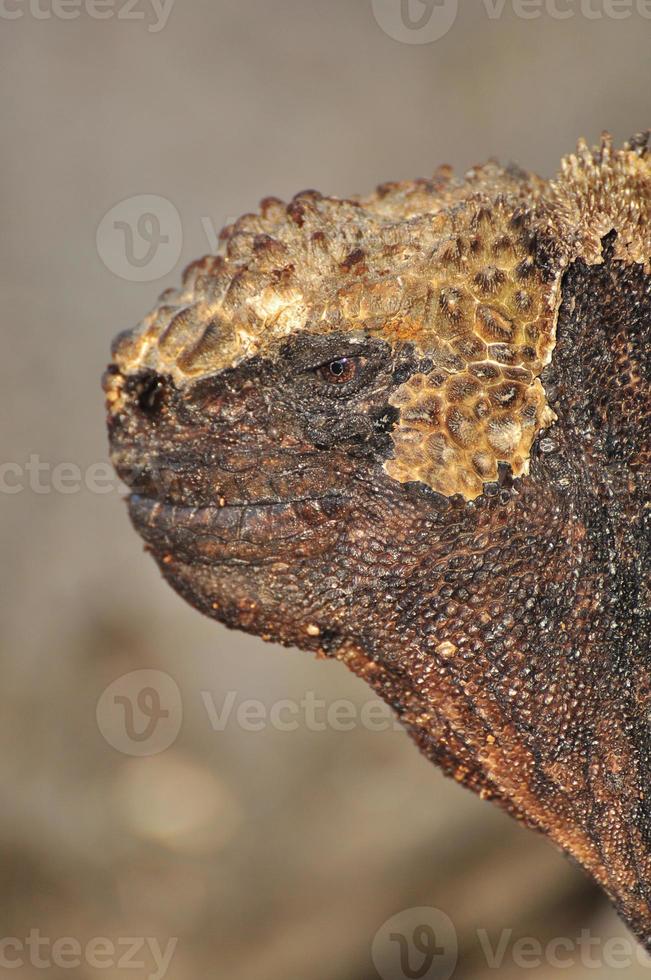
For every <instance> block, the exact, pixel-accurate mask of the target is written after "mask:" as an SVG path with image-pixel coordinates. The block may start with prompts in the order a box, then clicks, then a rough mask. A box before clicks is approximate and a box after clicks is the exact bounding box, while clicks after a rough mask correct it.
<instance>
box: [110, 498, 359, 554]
mask: <svg viewBox="0 0 651 980" xmlns="http://www.w3.org/2000/svg"><path fill="white" fill-rule="evenodd" d="M347 506H348V504H347V498H346V497H345V496H344V495H343V494H337V493H330V494H324V495H323V496H315V497H303V498H296V499H293V500H286V501H281V502H278V501H267V500H262V501H250V502H247V503H236V504H230V503H227V502H224V503H219V502H216V503H214V504H209V505H208V506H197V507H190V506H186V505H180V504H173V503H167V502H165V501H161V500H159V499H156V498H154V497H146V496H142V495H141V494H138V493H132V494H131V496H130V497H129V514H130V516H131V520H132V522H133V524H134V526H135V527H136V529H137V530H138V531H139V532H140V534H141V535H142V537H143V538H144V540H145V541H146V543H147V544H148V545H150V546H151V547H153V548H155V549H156V551H157V552H160V550H161V549H162V550H163V551H169V553H170V555H173V556H174V557H175V558H179V559H181V560H182V561H186V562H191V563H199V564H206V565H212V564H215V563H217V562H222V561H225V560H229V559H234V560H235V559H238V560H254V559H257V560H265V559H272V558H274V557H277V556H278V554H279V553H280V552H281V551H285V550H286V549H287V547H288V546H289V545H290V544H291V547H292V549H294V548H296V547H297V545H300V544H301V542H303V544H304V545H307V544H308V542H309V541H314V538H315V531H318V530H319V529H322V528H323V527H324V525H330V524H332V523H333V522H335V521H337V520H339V519H340V518H341V516H342V515H343V514H344V512H345V511H346V509H347ZM317 546H319V542H318V541H317ZM170 560H171V559H170Z"/></svg>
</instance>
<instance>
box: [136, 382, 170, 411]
mask: <svg viewBox="0 0 651 980" xmlns="http://www.w3.org/2000/svg"><path fill="white" fill-rule="evenodd" d="M164 395H165V385H164V383H163V381H162V379H161V378H159V377H158V375H157V374H155V373H154V372H151V373H150V374H147V375H145V376H143V377H141V378H140V379H139V380H138V382H137V384H136V399H137V402H138V408H139V409H140V411H141V412H143V413H144V414H145V415H147V416H149V417H151V416H154V415H158V413H159V412H160V410H161V408H162V405H163V399H164Z"/></svg>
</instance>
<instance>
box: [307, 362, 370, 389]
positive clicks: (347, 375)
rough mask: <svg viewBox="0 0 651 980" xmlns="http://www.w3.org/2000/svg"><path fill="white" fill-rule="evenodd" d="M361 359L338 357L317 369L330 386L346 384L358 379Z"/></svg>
mask: <svg viewBox="0 0 651 980" xmlns="http://www.w3.org/2000/svg"><path fill="white" fill-rule="evenodd" d="M360 361H361V358H359V357H337V358H336V359H335V360H334V361H328V363H327V364H322V365H321V367H319V368H318V369H317V372H318V375H319V377H320V378H322V379H323V380H324V381H327V382H328V383H329V384H335V385H340V384H345V383H346V382H347V381H352V380H353V378H356V377H357V375H358V373H359V369H360V366H361V365H360Z"/></svg>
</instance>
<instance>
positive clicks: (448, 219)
mask: <svg viewBox="0 0 651 980" xmlns="http://www.w3.org/2000/svg"><path fill="white" fill-rule="evenodd" d="M650 215H651V154H650V153H649V151H648V149H647V139H646V137H644V136H641V137H636V138H635V139H633V140H632V141H630V143H628V144H626V145H625V146H624V148H623V149H621V150H617V151H616V150H614V149H613V147H612V144H611V141H610V140H609V139H608V138H604V139H603V141H602V144H601V146H600V147H599V148H597V149H595V150H593V151H591V150H589V149H588V148H587V147H586V146H585V145H584V144H580V145H579V148H578V151H577V153H576V155H572V156H570V157H568V158H567V159H566V160H565V161H564V162H563V165H562V169H561V172H560V175H559V176H558V178H557V179H556V180H554V181H549V182H545V181H542V180H540V179H539V178H537V177H534V176H532V175H530V174H526V173H523V172H522V171H519V170H518V169H516V168H513V167H512V168H507V169H502V168H500V167H498V166H497V165H496V164H493V163H491V164H488V165H486V166H484V167H478V168H475V169H473V170H471V171H470V172H469V173H468V174H467V175H466V177H465V178H464V179H463V180H457V179H455V178H454V177H453V176H452V175H451V173H450V171H449V170H448V169H447V168H443V169H441V170H439V171H437V173H436V174H435V175H434V177H433V178H432V179H431V180H419V181H413V182H405V183H395V184H387V185H384V186H382V187H380V188H378V190H377V191H376V192H375V193H374V194H372V195H371V196H369V197H366V198H358V199H354V200H339V199H335V198H326V197H322V196H321V195H320V194H318V193H316V192H313V191H308V192H305V193H303V194H299V195H298V196H297V197H295V198H294V200H293V201H292V202H291V203H290V204H289V205H285V204H283V203H282V202H281V201H279V200H277V199H275V198H269V199H266V200H265V201H263V202H262V204H261V209H260V212H259V213H257V214H250V215H245V216H244V217H243V218H241V219H240V220H239V221H237V222H236V223H235V224H234V225H232V226H230V227H229V228H226V229H225V230H224V232H223V233H222V243H221V247H220V251H219V254H218V255H217V256H209V257H206V258H204V259H201V260H199V261H198V262H195V263H193V264H192V265H191V266H190V267H189V268H188V269H187V270H186V273H185V276H184V280H183V286H182V287H181V288H180V289H179V290H170V291H168V292H166V293H164V294H163V296H162V297H161V300H160V303H159V305H158V306H157V307H156V308H155V309H154V311H153V312H152V313H151V314H150V315H149V316H148V317H146V318H145V320H144V321H143V322H142V324H140V325H139V326H138V327H136V328H135V329H134V330H132V331H129V332H127V333H125V334H122V335H121V336H120V337H119V338H118V339H117V341H116V343H115V346H114V357H113V363H112V364H111V366H110V367H109V370H108V372H107V374H106V376H105V390H106V394H107V404H108V419H109V431H110V439H111V450H112V457H113V460H114V462H115V465H116V468H117V470H118V472H119V474H120V475H121V476H122V477H123V478H124V479H125V481H126V482H127V483H128V485H129V487H130V489H131V491H132V494H131V496H130V498H129V507H130V513H131V517H132V520H133V522H134V524H135V526H136V528H137V529H138V530H139V532H140V533H141V534H142V536H143V537H144V539H145V541H146V542H147V545H148V546H149V548H150V550H151V551H152V553H153V555H154V557H155V559H156V561H157V562H158V564H159V566H160V567H161V570H162V571H163V574H164V575H165V577H166V578H167V579H168V580H169V581H170V583H171V584H172V585H173V587H174V588H175V589H177V591H179V592H180V593H181V595H183V596H184V597H185V598H186V599H188V600H189V601H190V602H191V603H192V604H193V605H195V606H196V607H198V608H199V609H201V610H202V611H203V612H205V613H207V614H208V615H210V616H213V617H214V618H216V619H219V620H221V621H223V622H225V623H227V624H228V625H229V626H236V627H238V628H241V629H245V630H248V631H250V632H254V633H257V634H259V635H261V636H263V637H264V638H266V639H273V640H277V641H280V642H283V643H286V644H295V645H298V646H301V647H305V648H308V649H313V650H316V651H320V652H321V653H325V654H334V655H336V656H338V657H339V658H340V659H343V660H346V661H347V662H348V663H349V665H350V666H351V667H352V668H353V669H354V670H356V671H357V672H358V673H360V674H362V675H363V676H365V677H366V678H367V679H368V680H369V681H370V683H371V684H372V685H373V686H374V687H375V689H376V690H378V691H379V693H380V694H381V695H382V696H383V697H385V698H386V699H387V700H388V701H389V702H390V703H392V704H393V706H394V707H395V708H396V710H397V711H398V712H399V714H400V716H401V718H402V720H403V721H404V723H405V725H406V726H407V727H408V729H409V730H410V732H411V734H412V735H413V736H414V737H415V738H416V740H417V741H418V742H419V744H420V745H421V747H422V748H423V750H424V751H425V752H426V753H427V754H428V755H430V757H432V758H433V759H434V760H435V761H437V762H438V763H439V764H440V765H442V766H443V768H444V769H445V770H446V771H447V772H448V773H450V774H452V775H454V776H455V777H456V778H457V779H459V780H460V781H462V782H464V783H466V784H468V785H469V786H471V787H472V788H473V789H475V790H477V791H478V792H480V793H481V794H482V795H483V796H485V797H490V798H495V799H497V800H498V801H500V802H501V803H502V804H504V805H505V806H507V807H508V808H509V809H510V810H511V811H512V812H513V813H514V814H515V815H517V816H519V817H521V818H523V819H526V820H527V821H528V822H529V823H530V824H532V825H534V826H537V827H538V828H539V829H542V830H544V831H545V832H547V833H548V834H550V836H552V837H553V838H554V839H555V840H556V841H557V843H559V844H560V845H561V846H563V847H564V848H566V849H567V850H569V851H571V852H572V853H573V854H574V855H575V856H576V857H577V858H578V860H580V861H581V862H582V863H583V864H584V865H585V866H586V867H588V868H589V869H590V870H591V872H592V873H593V875H594V876H595V877H596V878H597V879H598V880H599V881H600V882H601V883H602V884H603V885H604V886H605V887H606V889H607V890H608V891H609V893H610V894H611V896H612V897H613V899H614V900H615V901H616V903H617V904H618V907H619V908H620V910H621V911H622V912H623V914H624V915H625V917H626V918H627V920H628V921H629V922H631V923H633V925H634V927H635V928H636V929H637V931H638V934H642V933H643V932H646V930H649V931H650V932H651V913H650V912H649V909H650V908H651V906H650V899H651V858H649V859H648V868H647V865H645V870H644V874H642V872H641V871H640V863H639V860H638V859H637V858H636V859H635V860H637V862H638V863H637V866H636V865H635V861H634V860H633V857H632V854H633V852H635V851H636V849H637V851H639V850H640V848H643V849H644V850H645V852H648V843H646V842H647V841H649V840H651V810H650V811H649V812H648V813H647V809H646V803H643V802H641V800H642V799H646V798H645V797H641V796H640V794H641V793H642V792H643V790H642V788H641V787H642V786H643V785H644V784H645V778H646V779H647V780H648V775H649V772H648V769H645V766H646V764H647V762H648V761H649V759H650V757H651V755H650V754H651V741H647V734H646V732H647V727H646V726H647V717H646V713H647V711H648V701H649V698H650V697H651V686H650V685H649V683H648V681H647V679H646V677H647V673H648V670H647V668H648V645H647V646H645V644H648V626H649V620H648V599H649V593H648V591H645V590H647V589H648V588H649V579H648V574H649V567H648V555H649V542H648V530H649V527H648V516H649V509H648V507H649V504H648V501H649V489H650V483H649V462H650V455H649V454H650V452H651V449H650V443H651V439H650V435H649V419H650V414H651V410H650V405H649V347H650V346H651V327H650V322H651V287H650V285H649V284H650V282H651V279H650V278H649V273H650V271H651V269H650V265H651V221H650V220H649V219H650ZM645 656H646V657H647V660H646V661H645V659H644V657H645ZM640 726H641V727H640ZM633 730H634V731H633ZM596 744H597V745H598V746H601V748H598V749H595V745H596ZM591 766H592V767H593V769H594V771H593V769H591ZM594 767H596V768H594ZM597 777H598V778H597ZM595 780H597V781H599V780H600V781H601V782H599V791H598V792H597V791H596V789H595V785H596V784H595ZM606 810H608V814H609V815H608V816H607V818H606V817H605V816H604V813H605V811H606ZM599 814H600V815H601V816H599ZM646 835H648V836H646ZM645 860H647V859H645ZM647 871H648V873H647Z"/></svg>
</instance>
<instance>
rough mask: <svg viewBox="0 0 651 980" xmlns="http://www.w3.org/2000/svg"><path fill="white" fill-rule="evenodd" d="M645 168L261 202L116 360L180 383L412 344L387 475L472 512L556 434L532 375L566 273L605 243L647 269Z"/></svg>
mask: <svg viewBox="0 0 651 980" xmlns="http://www.w3.org/2000/svg"><path fill="white" fill-rule="evenodd" d="M649 160H650V156H649V152H648V148H647V137H645V136H638V137H635V138H634V139H633V140H631V141H630V143H628V144H626V145H625V146H624V148H623V149H622V150H619V151H614V150H613V147H612V142H611V140H610V138H608V137H604V139H603V140H602V143H601V146H600V147H599V148H597V149H595V150H593V151H590V150H588V148H587V147H586V146H585V144H584V143H580V144H579V147H578V150H577V154H576V155H572V156H570V157H568V158H567V159H566V160H564V161H563V164H562V169H561V173H560V176H559V177H558V178H557V180H555V181H552V182H549V183H546V182H544V181H542V180H540V179H539V178H537V177H535V176H533V175H529V174H525V173H523V172H522V171H520V170H517V169H516V168H508V169H501V168H500V167H498V166H497V165H496V164H494V163H489V164H487V165H486V166H484V167H478V168H474V169H473V170H471V171H469V172H468V174H466V177H465V179H464V180H463V181H460V180H457V179H455V178H454V177H453V176H452V174H451V171H450V170H449V168H441V169H440V170H438V171H437V172H436V173H435V175H434V176H433V178H432V179H431V180H417V181H408V182H402V183H392V184H385V185H382V186H381V187H379V188H378V189H377V191H376V192H375V193H374V194H372V195H370V196H369V197H366V198H356V199H351V200H339V199H336V198H327V197H323V196H322V195H320V194H319V193H317V192H316V191H306V192H304V193H302V194H299V195H297V196H296V197H295V198H294V199H293V200H292V201H291V202H290V203H289V204H288V205H285V204H284V203H283V202H282V201H280V200H278V199H277V198H266V199H265V200H264V201H262V203H261V209H260V212H259V213H258V214H247V215H244V216H243V217H242V218H240V219H239V220H238V221H237V222H235V224H233V225H232V226H229V227H228V228H226V229H224V231H223V232H222V240H221V244H220V249H219V253H218V254H217V255H216V256H207V257H205V258H203V259H200V260H198V261H197V262H194V263H192V265H190V266H189V267H188V269H186V271H185V274H184V278H183V285H182V287H181V289H179V290H168V291H167V292H166V293H164V294H163V296H162V297H161V299H160V303H159V305H158V306H157V307H156V309H155V310H154V311H153V312H152V313H151V314H150V315H149V316H148V317H146V318H145V320H144V321H143V323H142V324H141V325H140V326H139V327H137V328H136V329H135V330H133V331H131V332H129V333H127V334H124V335H122V337H121V338H120V339H119V341H118V343H117V345H116V347H115V350H114V355H115V360H116V363H117V365H118V367H119V368H120V370H121V371H122V373H123V374H129V373H134V372H137V371H140V370H143V369H145V368H150V369H153V370H155V371H157V372H158V373H160V374H166V375H169V376H171V377H172V378H173V379H174V380H175V382H176V383H177V384H178V385H181V386H182V385H185V384H188V383H191V382H192V381H194V380H195V379H197V378H199V377H203V376H205V375H210V374H215V373H217V372H219V371H222V370H224V369H226V368H229V367H233V366H235V365H237V364H239V363H241V362H242V361H243V360H245V359H246V358H248V357H251V356H253V355H255V354H262V355H265V356H269V357H273V356H274V354H275V351H276V350H277V349H278V347H279V345H280V344H281V343H282V341H283V340H285V339H286V338H287V337H288V336H290V335H291V334H294V333H297V332H299V331H300V332H303V333H306V332H307V333H314V334H323V333H329V332H333V331H351V332H352V331H355V332H363V333H365V334H367V335H369V336H374V337H378V338H380V339H383V340H385V341H387V342H388V343H390V344H391V345H393V346H394V347H398V346H400V345H403V344H411V345H413V346H414V348H415V349H416V350H417V351H418V352H419V354H421V355H422V356H423V357H424V359H425V361H426V363H427V362H428V363H429V370H427V371H423V372H422V373H420V374H417V375H415V376H413V377H411V378H410V379H409V380H408V381H406V382H405V383H404V384H403V385H401V386H400V387H399V388H398V389H397V390H396V391H395V392H394V394H393V396H392V399H391V401H392V404H393V405H394V406H395V407H397V408H398V409H399V411H400V417H399V420H398V423H397V425H396V428H395V429H394V431H393V433H392V439H393V443H394V458H392V459H390V460H388V461H387V462H386V464H385V468H386V470H387V472H388V473H389V475H390V476H391V477H393V478H394V479H396V480H398V481H400V482H411V481H420V482H422V483H425V484H427V485H428V486H430V487H432V488H433V489H435V490H437V491H439V492H440V493H443V494H446V495H452V494H455V493H460V494H462V495H463V496H465V497H466V498H467V499H473V498H474V497H477V496H478V495H479V494H481V493H482V492H483V488H484V484H485V483H486V482H489V481H492V480H495V479H496V477H497V471H498V465H499V463H508V464H509V465H510V466H511V468H512V470H513V473H514V475H515V476H520V475H522V474H524V473H526V472H527V469H528V459H529V454H530V450H531V446H532V443H533V440H534V439H535V437H536V435H537V434H538V433H539V432H540V431H541V430H542V429H544V428H545V427H547V426H548V425H550V424H551V423H552V422H553V419H554V415H553V413H552V411H551V409H550V408H549V406H548V404H547V399H546V396H545V391H544V388H543V386H542V384H541V382H540V380H539V376H540V374H541V372H542V370H543V368H544V366H545V365H546V364H547V363H549V361H550V359H551V357H552V352H553V349H554V344H555V329H556V319H557V313H558V307H559V304H560V295H561V278H562V274H563V271H564V269H565V268H566V267H567V265H568V263H569V262H571V261H574V260H575V259H576V258H579V257H580V258H583V259H584V260H585V261H586V262H590V263H594V262H598V261H600V258H601V239H602V238H603V237H604V235H606V234H608V233H609V232H610V231H612V230H615V231H616V232H617V236H618V238H617V249H618V253H617V254H618V256H619V257H620V258H621V259H623V260H625V261H627V262H643V263H646V264H647V265H648V263H649V262H650V261H651V260H650V256H651V240H650V236H651V221H650V220H649V218H650V213H649V212H650V210H651V166H650V163H649ZM114 384H115V386H116V387H115V390H111V391H109V401H110V403H111V404H112V407H113V410H117V409H119V406H120V392H119V390H118V387H119V381H117V380H116V381H115V383H114Z"/></svg>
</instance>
